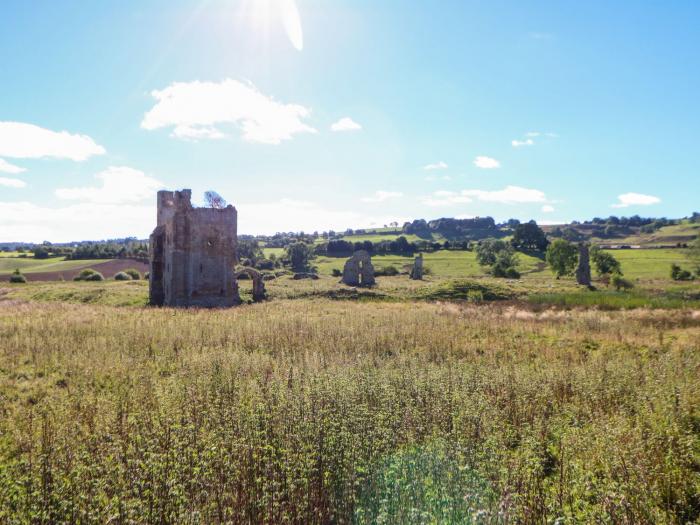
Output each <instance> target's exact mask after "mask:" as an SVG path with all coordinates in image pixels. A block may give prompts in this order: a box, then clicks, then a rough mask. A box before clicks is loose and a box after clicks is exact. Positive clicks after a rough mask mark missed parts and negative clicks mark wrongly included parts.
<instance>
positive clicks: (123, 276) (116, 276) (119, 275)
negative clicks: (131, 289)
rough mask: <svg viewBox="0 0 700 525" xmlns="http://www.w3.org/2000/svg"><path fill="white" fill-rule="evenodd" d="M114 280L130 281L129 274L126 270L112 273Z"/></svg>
mask: <svg viewBox="0 0 700 525" xmlns="http://www.w3.org/2000/svg"><path fill="white" fill-rule="evenodd" d="M114 280H115V281H131V275H129V274H128V273H126V272H117V273H115V274H114Z"/></svg>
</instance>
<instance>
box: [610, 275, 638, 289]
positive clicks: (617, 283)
mask: <svg viewBox="0 0 700 525" xmlns="http://www.w3.org/2000/svg"><path fill="white" fill-rule="evenodd" d="M610 284H612V285H613V286H614V287H615V290H617V291H618V292H619V291H620V290H631V289H632V288H634V285H633V284H632V282H631V281H628V280H627V279H625V278H624V277H622V275H620V274H618V273H616V274H614V275H613V276H612V279H610Z"/></svg>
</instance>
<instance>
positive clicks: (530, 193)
mask: <svg viewBox="0 0 700 525" xmlns="http://www.w3.org/2000/svg"><path fill="white" fill-rule="evenodd" d="M473 201H481V202H493V203H499V204H527V203H542V202H547V196H546V195H545V193H544V192H543V191H540V190H535V189H529V188H522V187H520V186H506V187H505V188H503V189H502V190H491V191H489V190H462V191H459V192H456V191H444V190H443V191H435V192H433V193H432V194H431V195H429V196H427V197H423V198H422V199H421V202H422V203H423V204H426V205H428V206H449V205H453V204H464V203H470V202H473Z"/></svg>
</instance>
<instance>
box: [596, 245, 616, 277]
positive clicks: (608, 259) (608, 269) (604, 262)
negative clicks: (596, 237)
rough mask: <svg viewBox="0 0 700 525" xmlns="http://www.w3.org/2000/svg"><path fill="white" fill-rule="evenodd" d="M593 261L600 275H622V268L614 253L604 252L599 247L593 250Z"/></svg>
mask: <svg viewBox="0 0 700 525" xmlns="http://www.w3.org/2000/svg"><path fill="white" fill-rule="evenodd" d="M591 260H592V261H593V264H594V265H595V269H596V272H597V273H598V275H600V276H601V277H602V276H605V275H612V274H618V275H622V266H621V265H620V261H618V260H617V259H616V258H615V256H614V255H613V254H612V253H608V252H604V251H603V250H601V249H600V248H599V247H598V246H594V247H593V248H591Z"/></svg>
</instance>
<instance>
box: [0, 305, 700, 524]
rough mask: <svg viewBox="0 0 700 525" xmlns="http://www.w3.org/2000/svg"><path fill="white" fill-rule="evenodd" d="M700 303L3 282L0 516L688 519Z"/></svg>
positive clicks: (697, 484) (698, 425)
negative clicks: (631, 305) (166, 300)
mask: <svg viewBox="0 0 700 525" xmlns="http://www.w3.org/2000/svg"><path fill="white" fill-rule="evenodd" d="M699 345H700V314H699V313H698V312H692V311H669V310H667V311H660V310H659V311H649V310H636V311H630V312H625V311H619V312H607V313H606V312H598V311H577V312H567V311H554V310H547V311H544V312H540V313H536V312H532V311H528V310H522V309H518V308H515V307H513V306H499V305H498V304H496V303H494V304H491V305H487V306H473V305H468V304H467V305H456V304H451V303H416V302H369V303H367V302H349V301H342V302H339V301H332V300H328V299H318V300H315V301H303V300H285V299H280V300H278V301H272V302H269V303H266V304H261V305H255V306H251V307H243V308H236V309H229V310H214V311H202V310H173V309H167V308H163V309H143V308H138V309H135V308H133V307H111V306H103V305H69V304H67V303H64V302H45V303H39V302H31V301H30V302H24V301H19V300H16V299H6V300H4V301H0V359H1V362H2V368H1V370H0V414H2V417H1V418H0V521H1V522H12V523H60V522H62V523H77V522H88V521H89V522H97V523H107V522H113V523H139V522H148V523H173V522H177V523H553V522H555V520H558V521H557V523H592V522H599V523H686V522H690V521H692V520H697V519H698V518H700V502H699V500H698V494H699V493H700V492H699V490H700V477H699V474H698V472H699V469H698V465H699V464H700V412H699V411H698V410H699V409H698V407H699V406H700V405H699V403H698V402H699V401H700V382H699V381H698V373H699V372H700V354H699V353H698V347H699Z"/></svg>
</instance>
